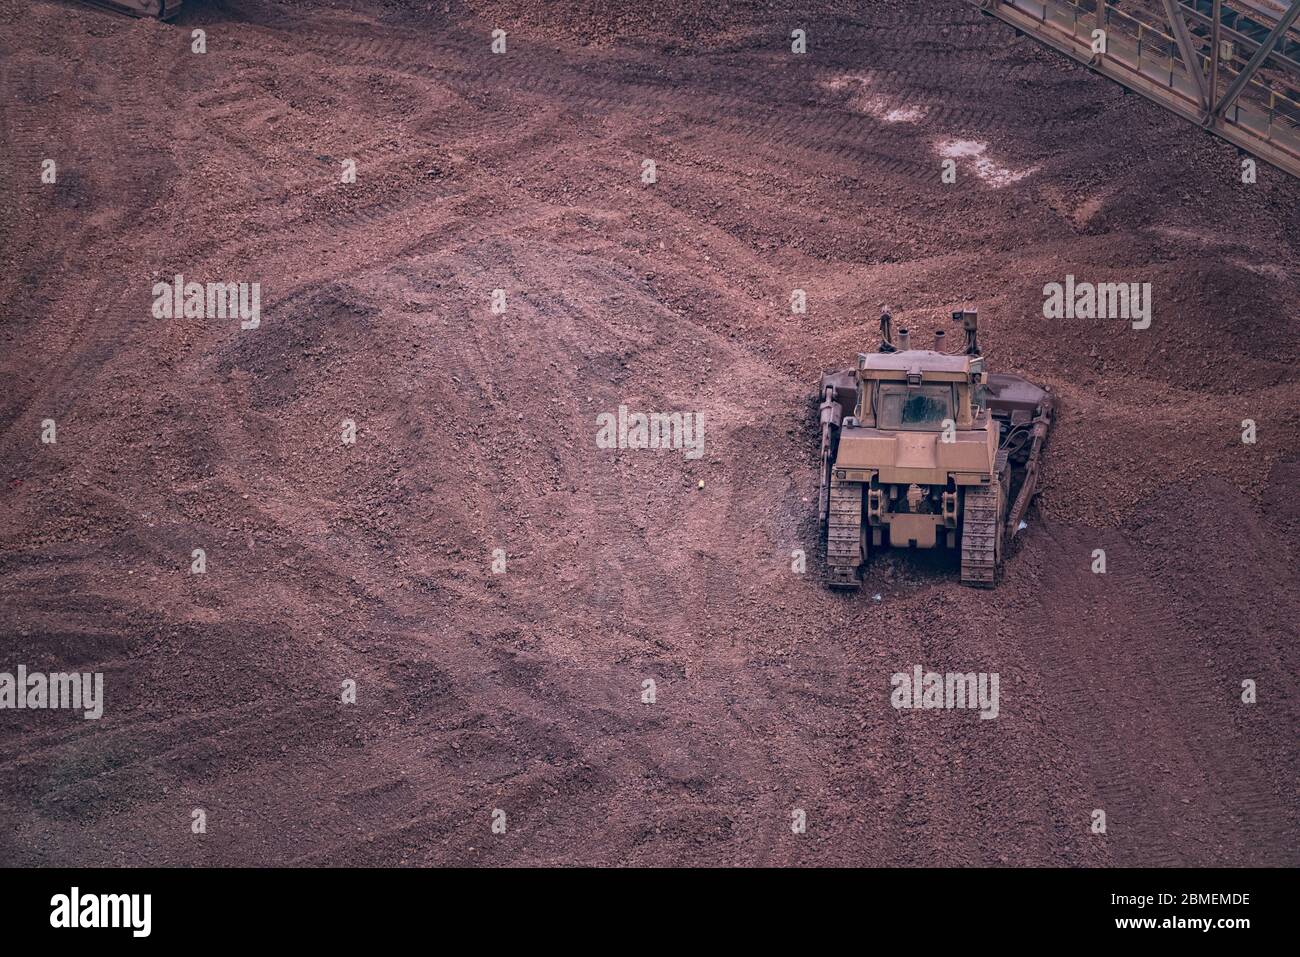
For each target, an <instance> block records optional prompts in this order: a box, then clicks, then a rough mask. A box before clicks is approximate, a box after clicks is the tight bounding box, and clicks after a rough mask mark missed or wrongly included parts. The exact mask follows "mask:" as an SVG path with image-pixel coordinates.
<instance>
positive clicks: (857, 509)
mask: <svg viewBox="0 0 1300 957" xmlns="http://www.w3.org/2000/svg"><path fill="white" fill-rule="evenodd" d="M862 559H863V555H862V486H861V485H859V484H858V483H857V482H841V481H840V480H839V479H831V504H830V514H829V515H828V516H827V519H826V577H827V580H828V582H829V584H830V586H831V587H832V588H848V589H852V588H857V587H858V567H859V566H860V565H861V564H862Z"/></svg>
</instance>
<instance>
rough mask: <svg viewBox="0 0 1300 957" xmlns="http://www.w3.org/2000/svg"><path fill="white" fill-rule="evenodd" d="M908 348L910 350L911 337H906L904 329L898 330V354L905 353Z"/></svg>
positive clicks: (906, 333)
mask: <svg viewBox="0 0 1300 957" xmlns="http://www.w3.org/2000/svg"><path fill="white" fill-rule="evenodd" d="M910 348H912V341H911V336H909V335H908V332H907V330H906V329H899V330H898V349H899V351H900V352H906V351H907V350H908V349H910Z"/></svg>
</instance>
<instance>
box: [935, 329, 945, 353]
mask: <svg viewBox="0 0 1300 957" xmlns="http://www.w3.org/2000/svg"><path fill="white" fill-rule="evenodd" d="M947 344H948V336H947V334H946V333H945V332H944V331H943V330H942V329H936V330H934V351H935V352H943V351H944V348H945V347H946V346H947Z"/></svg>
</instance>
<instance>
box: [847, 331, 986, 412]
mask: <svg viewBox="0 0 1300 957" xmlns="http://www.w3.org/2000/svg"><path fill="white" fill-rule="evenodd" d="M857 378H858V402H857V407H856V409H855V410H854V414H855V416H856V418H857V420H858V424H859V425H860V426H863V427H865V428H874V429H880V430H882V431H888V432H940V431H942V430H943V429H944V428H945V427H947V426H946V425H945V423H949V422H951V423H952V424H953V426H954V427H956V428H958V429H971V428H975V427H976V422H977V420H978V419H979V418H980V414H981V411H982V408H981V407H982V405H983V402H982V399H983V392H984V390H983V388H982V385H983V378H984V359H983V357H982V356H963V355H950V354H947V353H942V352H932V351H929V350H924V349H909V350H906V351H902V352H879V353H871V354H868V353H862V354H860V355H859V356H858V377H857Z"/></svg>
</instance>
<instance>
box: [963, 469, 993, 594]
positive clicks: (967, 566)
mask: <svg viewBox="0 0 1300 957" xmlns="http://www.w3.org/2000/svg"><path fill="white" fill-rule="evenodd" d="M1000 496H1001V487H1000V486H998V485H979V486H974V487H972V488H968V489H967V490H966V502H965V506H964V508H963V510H962V528H961V583H962V584H963V585H973V586H974V587H976V588H992V587H993V586H994V585H996V584H997V579H998V559H999V557H1000V556H999V551H1000V550H999V548H998V538H999V537H1000V536H1001V534H1002V527H1001V526H1002V515H1001V502H1000Z"/></svg>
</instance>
